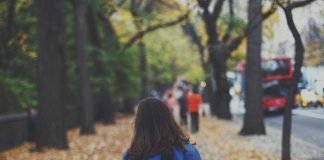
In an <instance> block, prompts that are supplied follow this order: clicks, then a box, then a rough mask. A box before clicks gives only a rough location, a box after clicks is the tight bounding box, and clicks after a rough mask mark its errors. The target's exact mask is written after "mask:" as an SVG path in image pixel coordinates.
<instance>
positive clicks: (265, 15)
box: [228, 8, 277, 53]
mask: <svg viewBox="0 0 324 160" xmlns="http://www.w3.org/2000/svg"><path fill="white" fill-rule="evenodd" d="M276 10H277V9H276V8H271V9H269V10H268V11H266V12H265V13H263V14H262V16H261V20H258V21H256V22H253V23H252V24H254V25H252V26H250V27H249V26H247V27H246V28H245V31H244V33H243V34H242V35H239V36H238V37H236V38H234V39H233V40H232V41H231V42H230V43H229V44H228V48H229V50H230V52H229V53H231V52H232V51H234V50H235V49H237V47H238V46H239V45H240V44H241V42H242V41H243V39H244V38H245V37H246V36H247V35H249V34H250V33H251V32H253V30H254V28H255V27H258V26H259V25H261V24H262V22H263V21H264V20H266V19H268V18H269V17H270V16H271V15H272V14H273V13H275V11H276Z"/></svg>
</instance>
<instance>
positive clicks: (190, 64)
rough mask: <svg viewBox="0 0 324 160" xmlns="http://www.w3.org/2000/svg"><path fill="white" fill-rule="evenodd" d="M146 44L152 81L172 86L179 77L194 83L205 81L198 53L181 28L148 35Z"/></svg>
mask: <svg viewBox="0 0 324 160" xmlns="http://www.w3.org/2000/svg"><path fill="white" fill-rule="evenodd" d="M170 35H173V36H170ZM145 42H146V44H147V48H148V52H149V53H148V64H149V67H148V68H149V73H148V74H149V79H150V80H151V81H153V82H157V83H160V84H172V83H173V82H174V81H175V80H176V78H177V76H184V77H185V78H186V79H188V80H189V81H190V82H192V83H197V82H200V81H201V80H202V79H203V77H204V74H203V70H202V68H201V65H200V62H199V55H198V51H196V50H195V48H194V47H192V46H190V44H189V43H188V41H187V40H186V37H185V35H183V32H182V31H181V28H167V29H164V30H163V31H162V30H160V31H156V32H154V33H152V34H149V35H147V36H146V37H145ZM170 42H172V43H170Z"/></svg>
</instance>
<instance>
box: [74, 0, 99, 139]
mask: <svg viewBox="0 0 324 160" xmlns="http://www.w3.org/2000/svg"><path fill="white" fill-rule="evenodd" d="M75 7H76V8H75V11H76V13H75V19H76V22H75V27H76V40H75V41H76V52H77V64H78V72H79V89H80V101H81V109H82V112H81V113H82V114H81V134H94V133H95V129H94V118H93V117H94V115H93V102H92V90H91V86H90V82H89V73H88V68H87V53H86V44H87V38H86V37H87V27H86V26H87V25H86V1H85V0H81V1H79V2H78V3H76V6H75Z"/></svg>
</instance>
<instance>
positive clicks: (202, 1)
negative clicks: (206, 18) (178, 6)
mask: <svg viewBox="0 0 324 160" xmlns="http://www.w3.org/2000/svg"><path fill="white" fill-rule="evenodd" d="M210 1H211V0H197V2H198V5H199V6H200V7H201V8H202V9H204V11H207V12H208V6H209V4H210Z"/></svg>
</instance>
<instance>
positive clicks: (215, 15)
mask: <svg viewBox="0 0 324 160" xmlns="http://www.w3.org/2000/svg"><path fill="white" fill-rule="evenodd" d="M224 2H225V0H217V3H216V4H215V6H214V10H213V13H212V17H213V20H214V21H216V20H217V19H218V17H219V16H220V13H221V12H222V8H223V4H224Z"/></svg>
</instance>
